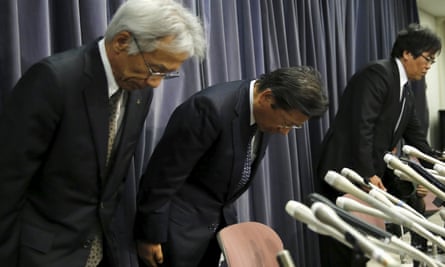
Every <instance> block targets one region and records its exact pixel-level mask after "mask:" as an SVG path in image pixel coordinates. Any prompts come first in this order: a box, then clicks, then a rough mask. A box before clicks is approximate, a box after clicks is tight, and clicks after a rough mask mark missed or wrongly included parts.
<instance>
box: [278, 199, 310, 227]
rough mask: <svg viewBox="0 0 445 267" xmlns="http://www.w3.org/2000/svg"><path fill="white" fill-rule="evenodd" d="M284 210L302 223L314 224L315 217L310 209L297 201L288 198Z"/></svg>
mask: <svg viewBox="0 0 445 267" xmlns="http://www.w3.org/2000/svg"><path fill="white" fill-rule="evenodd" d="M285 210H286V212H287V214H289V215H290V216H292V217H293V218H295V219H297V220H299V221H301V222H303V223H306V224H308V225H309V224H314V219H315V218H314V216H313V214H312V211H311V209H309V207H307V206H306V205H304V204H302V203H300V202H298V201H295V200H289V201H288V202H287V204H286V207H285Z"/></svg>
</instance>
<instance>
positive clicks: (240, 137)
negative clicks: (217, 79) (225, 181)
mask: <svg viewBox="0 0 445 267" xmlns="http://www.w3.org/2000/svg"><path fill="white" fill-rule="evenodd" d="M243 85H244V87H241V88H240V89H239V97H238V102H237V103H236V105H235V108H234V112H235V118H234V119H233V120H232V139H233V143H232V149H233V169H232V173H231V176H230V190H229V195H228V199H233V198H236V197H237V196H238V195H239V192H237V191H236V187H237V186H238V183H239V181H240V179H241V172H242V169H243V166H244V161H245V159H246V153H247V143H248V142H249V141H250V140H249V136H250V133H249V131H250V127H249V123H250V107H249V83H244V84H243Z"/></svg>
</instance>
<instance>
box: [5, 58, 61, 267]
mask: <svg viewBox="0 0 445 267" xmlns="http://www.w3.org/2000/svg"><path fill="white" fill-rule="evenodd" d="M52 73H53V72H52V71H51V69H50V68H49V67H48V65H46V64H43V63H39V64H37V65H34V66H33V67H31V68H30V70H29V71H27V73H25V74H24V75H23V77H22V78H21V79H20V80H19V82H18V83H17V85H16V86H15V88H14V89H13V90H12V92H11V95H10V96H9V98H8V100H7V102H6V104H5V106H4V109H3V111H2V113H1V114H0V129H1V130H0V148H1V149H0V170H1V171H0V183H1V185H0V203H1V205H0V218H1V220H0V265H1V266H16V261H17V252H18V249H19V238H20V231H21V226H20V219H19V218H20V212H21V209H22V207H23V205H24V204H25V202H26V191H27V188H28V185H29V184H30V183H39V182H41V181H40V180H36V179H35V174H36V173H38V172H39V170H40V169H41V168H44V164H43V163H44V157H45V151H46V150H47V149H48V147H49V146H50V144H51V139H52V137H53V135H54V133H55V131H56V128H57V121H58V120H59V116H60V115H59V114H60V110H61V107H60V104H59V103H60V102H61V101H60V98H59V97H58V94H59V93H60V92H56V90H54V88H55V83H56V82H55V78H54V75H53V74H52ZM39 179H44V177H40V178H39Z"/></svg>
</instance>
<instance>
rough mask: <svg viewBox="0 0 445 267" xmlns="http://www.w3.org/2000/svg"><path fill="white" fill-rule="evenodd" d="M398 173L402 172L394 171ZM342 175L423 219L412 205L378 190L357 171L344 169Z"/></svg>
mask: <svg viewBox="0 0 445 267" xmlns="http://www.w3.org/2000/svg"><path fill="white" fill-rule="evenodd" d="M396 171H397V172H400V171H398V170H394V173H395V172H396ZM341 174H342V175H343V176H345V177H346V178H348V179H350V180H352V181H356V183H358V184H360V185H362V186H367V187H368V188H369V189H373V190H376V191H378V192H379V193H381V194H383V195H384V196H385V197H386V198H387V199H389V200H390V201H391V202H392V203H394V205H398V206H401V207H403V208H405V209H407V210H410V211H411V212H412V213H414V214H416V215H417V216H421V217H423V215H421V214H420V213H419V212H417V211H416V210H415V209H413V208H412V207H411V206H410V205H408V204H406V203H405V202H403V201H402V200H400V199H398V198H397V197H395V196H393V195H391V194H390V193H388V192H386V191H384V190H382V189H380V188H378V187H377V186H375V185H374V184H372V183H368V182H367V181H366V180H365V179H364V178H363V177H362V176H360V175H359V174H358V173H356V172H355V171H353V170H351V169H348V168H343V169H342V170H341ZM396 175H397V174H396ZM399 177H400V176H399Z"/></svg>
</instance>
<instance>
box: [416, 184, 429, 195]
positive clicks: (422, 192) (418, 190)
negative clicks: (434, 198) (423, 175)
mask: <svg viewBox="0 0 445 267" xmlns="http://www.w3.org/2000/svg"><path fill="white" fill-rule="evenodd" d="M416 194H417V196H418V197H420V198H423V197H425V196H426V194H428V189H426V188H425V187H424V186H423V185H421V184H419V185H417V187H416Z"/></svg>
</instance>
